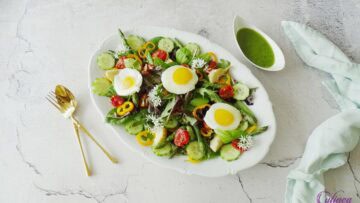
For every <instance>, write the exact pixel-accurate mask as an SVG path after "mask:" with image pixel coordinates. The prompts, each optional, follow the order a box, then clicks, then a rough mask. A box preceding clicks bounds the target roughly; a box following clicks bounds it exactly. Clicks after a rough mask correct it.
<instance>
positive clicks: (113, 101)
mask: <svg viewBox="0 0 360 203" xmlns="http://www.w3.org/2000/svg"><path fill="white" fill-rule="evenodd" d="M110 100H111V104H112V105H113V106H114V107H118V106H120V105H121V104H123V103H124V102H125V99H124V98H122V97H120V96H118V95H114V96H112V97H111V98H110Z"/></svg>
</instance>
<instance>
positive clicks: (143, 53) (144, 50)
mask: <svg viewBox="0 0 360 203" xmlns="http://www.w3.org/2000/svg"><path fill="white" fill-rule="evenodd" d="M155 47H156V46H155V44H154V43H152V42H150V41H149V42H146V43H145V44H144V45H142V46H141V47H140V48H139V49H138V54H139V56H140V58H146V55H147V52H151V51H152V50H154V49H155Z"/></svg>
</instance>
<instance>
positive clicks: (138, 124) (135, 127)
mask: <svg viewBox="0 0 360 203" xmlns="http://www.w3.org/2000/svg"><path fill="white" fill-rule="evenodd" d="M125 130H126V131H127V132H128V133H129V134H131V135H136V134H137V133H139V132H141V131H142V130H144V124H143V122H142V121H139V120H130V121H128V122H126V123H125Z"/></svg>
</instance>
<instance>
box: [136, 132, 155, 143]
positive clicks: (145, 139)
mask: <svg viewBox="0 0 360 203" xmlns="http://www.w3.org/2000/svg"><path fill="white" fill-rule="evenodd" d="M136 140H137V142H138V143H139V144H140V145H142V146H149V145H152V143H153V141H154V139H153V136H152V134H151V133H150V132H149V131H147V130H144V131H141V132H139V133H138V134H137V135H136Z"/></svg>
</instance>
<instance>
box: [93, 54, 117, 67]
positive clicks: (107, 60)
mask: <svg viewBox="0 0 360 203" xmlns="http://www.w3.org/2000/svg"><path fill="white" fill-rule="evenodd" d="M96 63H97V64H98V66H99V67H100V68H101V69H103V70H109V69H112V68H113V67H114V66H115V58H114V56H113V55H111V54H109V53H102V54H100V55H99V56H98V57H97V58H96Z"/></svg>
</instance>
